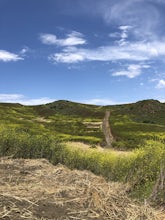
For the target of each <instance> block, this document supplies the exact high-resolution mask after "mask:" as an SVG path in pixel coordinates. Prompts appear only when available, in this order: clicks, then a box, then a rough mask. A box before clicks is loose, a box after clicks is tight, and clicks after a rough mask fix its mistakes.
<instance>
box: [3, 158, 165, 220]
mask: <svg viewBox="0 0 165 220" xmlns="http://www.w3.org/2000/svg"><path fill="white" fill-rule="evenodd" d="M0 176H1V178H0V219H2V220H14V219H15V220H22V219H24V220H25V219H26V220H27V219H28V220H39V219H40V220H41V219H42V220H71V219H72V220H73V219H77V220H78V219H81V220H104V219H106V220H108V219H109V220H119V219H120V220H130V219H132V220H135V219H145V220H147V219H148V220H151V219H152V220H163V219H165V215H164V214H163V213H161V212H160V211H158V210H154V209H152V208H151V207H149V206H148V205H143V206H140V205H139V204H137V203H135V202H134V201H132V200H131V199H130V198H128V196H127V193H126V190H127V189H128V187H127V186H126V185H122V184H119V183H112V182H108V183H107V182H106V181H105V180H104V178H102V177H98V176H96V175H94V174H92V173H91V172H88V171H78V170H70V169H68V168H66V167H64V166H62V165H58V166H53V165H51V164H50V163H49V162H48V161H47V160H45V159H40V160H23V159H15V160H13V159H6V158H0Z"/></svg>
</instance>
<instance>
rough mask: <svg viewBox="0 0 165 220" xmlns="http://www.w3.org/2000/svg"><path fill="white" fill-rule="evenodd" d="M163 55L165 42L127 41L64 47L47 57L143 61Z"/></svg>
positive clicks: (65, 59)
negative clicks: (116, 43) (96, 46)
mask: <svg viewBox="0 0 165 220" xmlns="http://www.w3.org/2000/svg"><path fill="white" fill-rule="evenodd" d="M164 57H165V42H158V41H152V42H148V43H145V42H143V41H139V42H128V43H127V44H126V45H125V44H124V45H120V46H119V45H114V46H102V47H98V48H94V49H86V48H77V47H66V48H64V49H63V50H62V51H61V52H60V53H54V54H52V55H50V56H49V59H50V60H52V61H53V62H55V63H58V62H59V63H60V62H61V63H74V62H75V63H76V62H80V61H114V60H129V61H145V60H149V59H152V58H159V59H160V58H162V59H164Z"/></svg>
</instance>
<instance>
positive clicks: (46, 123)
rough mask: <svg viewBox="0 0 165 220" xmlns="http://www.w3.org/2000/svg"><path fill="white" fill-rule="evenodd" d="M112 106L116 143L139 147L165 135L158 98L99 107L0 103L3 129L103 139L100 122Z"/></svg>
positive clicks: (162, 106) (164, 113) (64, 137)
mask: <svg viewBox="0 0 165 220" xmlns="http://www.w3.org/2000/svg"><path fill="white" fill-rule="evenodd" d="M106 109H109V110H111V118H110V124H111V128H112V132H113V135H114V137H115V139H116V142H115V143H114V147H116V148H120V149H132V148H136V147H137V146H138V144H142V143H143V142H144V140H145V139H154V140H157V139H162V140H164V139H165V134H164V133H165V104H163V103H160V102H158V101H155V100H146V101H140V102H137V103H133V104H126V105H116V106H106V107H100V106H95V105H85V104H79V103H74V102H69V101H57V102H53V103H50V104H46V105H40V106H23V105H20V104H4V103H3V104H2V103H1V104H0V115H1V117H0V126H1V130H2V129H3V128H4V127H6V126H8V127H10V128H14V129H16V130H18V131H25V132H28V133H31V134H42V133H44V134H45V135H53V136H56V137H57V138H59V139H61V140H65V141H68V140H72V141H82V142H86V143H90V144H98V143H104V136H103V133H102V131H101V129H100V124H101V122H102V120H103V118H104V114H105V110H106Z"/></svg>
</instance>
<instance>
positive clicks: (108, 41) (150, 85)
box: [0, 0, 165, 105]
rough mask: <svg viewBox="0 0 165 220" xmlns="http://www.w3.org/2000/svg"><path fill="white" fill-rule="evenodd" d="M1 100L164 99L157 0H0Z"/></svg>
mask: <svg viewBox="0 0 165 220" xmlns="http://www.w3.org/2000/svg"><path fill="white" fill-rule="evenodd" d="M0 79H1V80H0V102H19V103H22V104H26V105H36V104H44V103H48V102H52V101H55V100H62V99H64V100H71V101H77V102H82V103H90V104H99V105H100V104H101V105H108V104H121V103H130V102H136V101H138V100H143V99H157V100H160V101H161V102H165V1H164V0H83V1H82V0H1V1H0Z"/></svg>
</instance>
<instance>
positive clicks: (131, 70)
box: [112, 64, 149, 78]
mask: <svg viewBox="0 0 165 220" xmlns="http://www.w3.org/2000/svg"><path fill="white" fill-rule="evenodd" d="M143 68H145V69H146V68H149V66H148V65H137V64H131V65H129V66H128V67H127V70H122V71H118V72H114V73H112V76H127V77H128V78H135V77H136V76H139V75H141V74H142V69H143Z"/></svg>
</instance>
